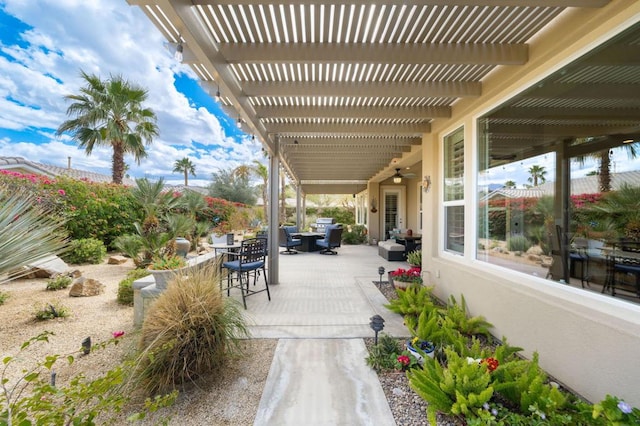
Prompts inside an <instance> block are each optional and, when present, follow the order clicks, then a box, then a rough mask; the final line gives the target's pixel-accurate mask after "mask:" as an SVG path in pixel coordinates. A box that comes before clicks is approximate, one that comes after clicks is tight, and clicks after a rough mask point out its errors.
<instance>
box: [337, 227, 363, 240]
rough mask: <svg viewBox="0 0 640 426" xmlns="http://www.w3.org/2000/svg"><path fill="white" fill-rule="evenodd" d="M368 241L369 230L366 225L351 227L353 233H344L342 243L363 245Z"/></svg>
mask: <svg viewBox="0 0 640 426" xmlns="http://www.w3.org/2000/svg"><path fill="white" fill-rule="evenodd" d="M365 241H367V228H366V227H365V226H364V225H351V231H347V230H345V232H343V233H342V242H343V243H345V244H362V243H364V242H365Z"/></svg>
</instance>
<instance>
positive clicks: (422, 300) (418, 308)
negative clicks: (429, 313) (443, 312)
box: [385, 286, 436, 318]
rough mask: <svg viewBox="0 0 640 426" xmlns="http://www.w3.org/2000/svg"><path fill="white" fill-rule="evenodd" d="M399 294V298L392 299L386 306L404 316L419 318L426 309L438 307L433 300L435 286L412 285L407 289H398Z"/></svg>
mask: <svg viewBox="0 0 640 426" xmlns="http://www.w3.org/2000/svg"><path fill="white" fill-rule="evenodd" d="M397 294H398V298H397V299H393V300H391V301H390V302H389V303H388V304H386V305H385V307H386V308H387V309H389V310H390V311H391V312H395V313H397V314H400V315H402V316H405V317H406V316H413V317H415V318H418V315H420V313H421V312H422V311H423V310H424V309H428V308H429V309H435V308H436V306H435V304H434V302H433V287H426V286H416V287H410V288H408V289H406V290H405V291H398V292H397Z"/></svg>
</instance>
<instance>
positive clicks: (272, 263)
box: [268, 136, 280, 284]
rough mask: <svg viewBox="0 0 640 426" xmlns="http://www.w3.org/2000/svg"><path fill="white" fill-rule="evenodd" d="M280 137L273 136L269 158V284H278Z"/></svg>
mask: <svg viewBox="0 0 640 426" xmlns="http://www.w3.org/2000/svg"><path fill="white" fill-rule="evenodd" d="M279 156H280V137H279V136H276V137H275V142H274V144H273V155H272V156H271V157H270V158H269V258H268V273H269V284H279V283H280V274H279V270H278V266H279V264H280V262H279V259H278V257H279V251H280V249H279V246H278V238H279V232H278V228H279V223H278V218H279V217H280V215H279V212H278V207H279V205H278V198H279V193H280V180H279V179H280V173H279V170H280V158H279Z"/></svg>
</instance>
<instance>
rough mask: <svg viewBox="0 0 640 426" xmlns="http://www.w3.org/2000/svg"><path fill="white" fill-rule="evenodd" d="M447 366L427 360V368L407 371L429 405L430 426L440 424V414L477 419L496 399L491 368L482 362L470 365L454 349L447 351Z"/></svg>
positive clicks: (410, 381) (413, 386) (410, 379)
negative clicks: (494, 398) (492, 400)
mask: <svg viewBox="0 0 640 426" xmlns="http://www.w3.org/2000/svg"><path fill="white" fill-rule="evenodd" d="M445 353H446V356H447V366H446V367H443V366H441V365H440V363H439V362H438V361H436V360H434V359H431V358H427V359H425V362H424V367H423V369H413V370H409V372H407V377H408V378H409V385H410V386H411V388H412V389H413V390H415V391H416V393H417V394H418V395H420V396H421V397H422V398H423V399H424V400H425V401H427V402H428V406H427V418H428V420H429V424H434V425H435V424H436V413H437V412H438V411H440V412H442V413H445V414H454V415H460V416H464V417H471V418H473V417H476V416H477V415H478V414H477V413H478V411H479V410H481V409H482V407H483V405H484V404H486V403H488V402H489V400H490V399H491V397H492V396H493V387H492V386H491V375H490V372H489V370H490V368H489V366H488V365H487V364H485V363H481V362H469V361H467V359H465V358H463V357H460V356H459V355H458V354H457V353H456V352H455V351H454V350H451V349H448V348H447V349H445Z"/></svg>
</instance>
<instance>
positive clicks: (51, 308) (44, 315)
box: [33, 302, 69, 321]
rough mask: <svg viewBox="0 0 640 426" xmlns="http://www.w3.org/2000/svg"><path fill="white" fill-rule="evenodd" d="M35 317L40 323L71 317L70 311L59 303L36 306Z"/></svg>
mask: <svg viewBox="0 0 640 426" xmlns="http://www.w3.org/2000/svg"><path fill="white" fill-rule="evenodd" d="M33 315H34V317H35V318H36V320H38V321H46V320H50V319H54V318H65V317H67V316H69V309H68V308H67V307H65V306H62V305H61V304H60V303H59V302H52V303H41V304H38V305H36V307H35V310H34V312H33Z"/></svg>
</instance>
